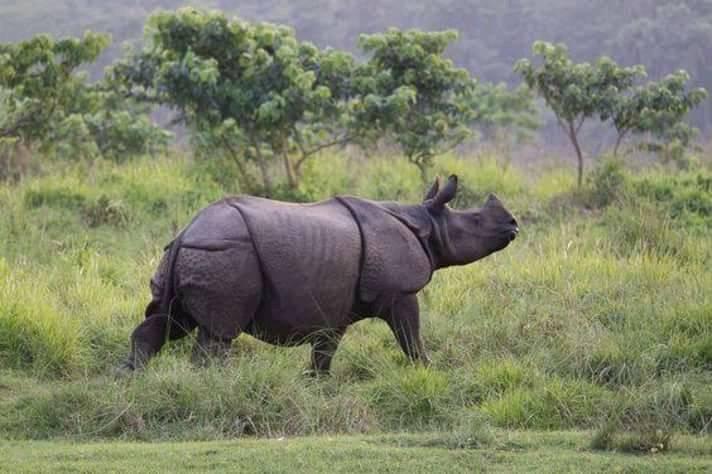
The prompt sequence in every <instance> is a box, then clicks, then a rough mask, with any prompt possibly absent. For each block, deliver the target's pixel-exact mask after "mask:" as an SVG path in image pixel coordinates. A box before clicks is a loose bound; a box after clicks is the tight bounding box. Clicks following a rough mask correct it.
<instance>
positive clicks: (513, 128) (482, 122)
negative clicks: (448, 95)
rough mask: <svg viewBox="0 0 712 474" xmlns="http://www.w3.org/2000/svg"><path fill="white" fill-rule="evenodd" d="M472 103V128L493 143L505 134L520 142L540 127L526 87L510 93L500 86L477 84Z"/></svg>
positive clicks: (520, 87)
mask: <svg viewBox="0 0 712 474" xmlns="http://www.w3.org/2000/svg"><path fill="white" fill-rule="evenodd" d="M472 102H473V106H474V108H475V119H474V125H476V126H478V127H479V128H480V129H481V130H483V131H484V133H485V135H486V138H490V139H495V138H497V134H498V133H499V132H502V133H504V132H503V131H504V130H506V133H507V134H512V133H514V138H515V140H516V141H523V140H525V139H528V138H530V137H531V135H532V134H533V132H534V131H535V130H536V129H537V128H539V126H540V125H541V123H540V120H539V111H538V110H537V108H536V106H535V104H534V97H533V94H532V92H531V89H529V88H527V87H524V86H519V87H517V88H516V89H514V90H510V89H509V88H507V86H506V85H505V84H502V83H500V84H496V85H495V84H488V83H479V84H478V85H477V89H476V91H475V97H474V99H473V101H472Z"/></svg>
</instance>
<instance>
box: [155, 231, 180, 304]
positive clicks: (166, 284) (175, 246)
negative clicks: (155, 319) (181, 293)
mask: <svg viewBox="0 0 712 474" xmlns="http://www.w3.org/2000/svg"><path fill="white" fill-rule="evenodd" d="M184 233H185V229H184V230H183V231H181V232H180V233H179V234H178V235H177V236H176V238H175V239H173V241H171V242H170V243H169V244H168V245H166V250H167V251H168V260H167V262H166V274H165V275H164V278H163V288H162V291H161V298H160V301H159V307H158V312H159V313H162V314H167V315H168V316H169V317H170V316H171V310H172V306H173V303H174V301H175V299H176V297H177V293H176V271H175V269H176V261H177V260H178V252H180V248H181V244H182V243H183V234H184Z"/></svg>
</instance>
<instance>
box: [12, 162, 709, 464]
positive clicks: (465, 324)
mask: <svg viewBox="0 0 712 474" xmlns="http://www.w3.org/2000/svg"><path fill="white" fill-rule="evenodd" d="M711 168H712V165H711V164H710V160H705V159H702V160H700V162H699V163H698V164H696V165H695V166H694V167H693V168H692V169H689V170H684V171H680V170H672V169H670V168H664V167H659V166H647V167H644V168H636V169H627V168H626V167H625V166H622V165H621V164H619V163H615V162H603V163H601V164H600V165H599V166H597V168H596V169H595V170H593V171H592V172H591V173H590V174H589V179H588V180H587V182H586V185H585V186H584V187H583V188H582V189H576V187H575V183H574V176H573V173H572V172H571V170H569V169H567V168H563V167H560V166H553V167H539V168H537V169H534V170H532V169H529V168H524V167H519V166H516V165H505V164H503V161H502V160H499V159H497V157H494V156H489V155H480V156H471V157H467V158H456V157H454V156H445V157H441V158H439V159H438V161H437V164H436V168H435V169H434V170H433V171H432V172H433V175H435V174H440V175H447V174H450V173H457V174H458V175H459V176H460V180H461V184H462V185H461V190H460V193H459V195H458V198H457V201H456V202H455V203H454V205H455V206H456V207H467V206H476V205H480V204H481V203H482V202H483V201H484V198H485V197H486V195H487V193H489V192H495V193H497V195H498V196H499V197H500V198H501V199H502V200H503V201H504V203H505V204H506V205H507V207H508V208H510V209H511V210H512V211H513V212H514V213H515V215H517V217H518V219H519V221H520V222H521V228H522V232H521V234H520V237H519V238H518V239H517V240H516V241H515V242H514V243H513V244H512V245H510V247H508V248H507V249H505V250H504V251H502V252H500V253H497V254H495V255H493V256H491V257H488V258H487V259H485V260H482V261H481V262H478V263H475V264H473V265H470V266H467V267H462V268H453V269H448V270H443V271H440V272H438V273H437V274H436V277H435V278H434V280H433V282H432V283H431V284H430V285H429V286H428V287H427V288H426V289H425V290H424V291H423V292H422V293H421V295H420V299H421V304H422V307H423V311H422V312H423V324H424V329H423V335H424V342H425V345H426V348H427V349H428V351H429V353H430V355H431V358H432V360H433V364H432V366H430V367H428V368H424V367H420V366H413V365H411V364H410V363H409V362H408V361H407V360H406V359H405V358H404V356H403V355H402V354H401V352H400V349H399V348H397V345H396V342H395V340H394V338H393V336H392V334H391V333H390V331H389V330H388V328H387V327H386V325H385V324H383V323H381V322H377V321H364V322H361V323H359V324H357V325H355V326H354V327H352V328H351V329H350V331H349V332H348V333H347V335H346V337H345V339H344V342H343V344H342V346H341V347H340V348H339V351H338V352H337V354H336V357H335V359H334V365H333V375H332V376H331V377H329V378H319V379H315V380H312V379H308V378H305V377H304V376H303V375H302V371H303V369H304V368H305V367H306V364H307V361H308V358H309V351H308V348H307V347H300V348H277V347H272V346H269V345H267V344H264V343H261V342H259V341H257V340H255V339H252V338H250V337H249V336H241V337H240V338H239V339H238V340H237V341H235V343H234V346H233V347H234V348H233V353H232V357H231V360H230V362H229V363H228V364H226V365H224V366H213V367H209V368H206V369H197V368H194V367H192V366H191V365H190V362H189V357H188V353H189V351H190V348H191V345H192V341H191V340H190V338H187V340H185V341H180V342H178V343H175V344H171V345H169V346H167V347H166V349H165V350H164V352H163V353H162V354H161V355H160V356H159V357H158V358H156V359H155V360H154V361H152V363H151V365H150V366H149V367H148V369H147V370H146V371H145V372H143V373H141V374H138V375H136V376H135V377H130V378H116V377H114V376H113V374H112V369H113V368H114V367H115V366H116V365H117V364H118V363H119V362H120V361H121V359H122V358H123V357H124V356H125V355H126V352H127V349H128V337H129V334H130V332H131V330H132V329H133V327H134V326H135V325H136V324H137V323H138V322H139V321H140V319H141V318H142V312H143V308H144V306H145V304H146V303H147V301H148V297H149V288H148V280H149V278H150V276H151V274H152V273H153V271H154V269H155V267H156V265H157V263H158V261H159V259H160V257H161V253H162V248H163V246H164V245H165V244H166V243H167V242H168V241H169V240H170V239H171V238H172V236H173V235H174V233H175V232H176V230H177V229H179V228H180V227H181V226H183V225H185V224H186V223H187V222H188V221H189V219H190V218H191V216H192V215H193V214H194V213H195V212H196V211H197V210H198V209H200V208H201V207H203V206H205V205H206V204H208V203H210V202H212V201H214V200H216V199H219V198H220V197H222V196H223V195H224V194H230V193H239V192H240V190H239V189H238V188H237V184H236V183H237V179H236V177H235V171H234V170H233V168H232V167H231V165H230V163H229V162H224V161H220V160H213V161H196V160H193V159H190V158H188V157H184V156H182V155H179V154H175V155H174V154H171V155H169V156H165V157H161V158H146V159H140V160H136V161H132V162H129V163H126V164H122V165H116V164H112V163H108V162H95V163H90V164H88V163H78V164H72V165H66V164H64V165H63V164H55V165H51V166H47V167H46V169H44V170H43V172H42V173H40V174H38V175H37V176H33V177H28V178H26V179H24V180H22V181H21V182H19V183H6V184H2V185H0V209H2V212H0V242H1V244H0V439H2V440H4V441H0V458H2V460H3V461H2V463H0V464H1V465H0V470H7V472H23V471H27V472H31V471H47V472H49V471H52V472H57V471H61V469H64V470H80V471H82V470H83V471H86V472H92V471H95V470H99V468H101V469H102V470H108V471H117V472H122V471H126V472H128V471H131V470H132V469H134V468H135V467H137V466H143V467H146V468H149V467H151V468H153V467H155V469H156V470H163V469H166V468H168V467H174V468H176V469H178V471H180V469H183V470H191V469H192V470H195V469H198V470H208V469H216V470H220V469H223V468H225V467H226V466H238V465H239V466H243V467H244V466H256V468H257V469H262V470H264V471H271V472H287V470H288V469H289V468H290V467H292V468H295V469H299V468H300V466H301V468H302V469H303V470H305V471H306V470H308V468H309V467H310V466H311V467H312V468H313V469H314V471H320V470H324V471H326V470H328V471H330V472H340V471H339V469H341V471H343V472H353V469H355V468H357V467H358V468H360V469H362V470H363V472H388V471H389V470H390V472H396V471H400V470H404V469H406V468H408V469H410V470H411V472H421V471H422V472H426V470H427V471H428V472H434V471H435V470H437V466H442V465H444V464H442V463H451V465H452V466H454V467H453V471H457V470H460V471H462V472H472V471H471V468H472V467H473V466H474V467H475V468H474V470H478V469H482V470H495V471H497V470H500V471H512V470H532V471H541V472H544V471H547V472H550V469H554V470H561V471H571V470H573V471H588V470H590V471H604V470H605V471H610V470H614V468H620V469H622V470H625V471H626V472H634V471H640V472H650V470H655V469H658V470H664V471H666V472H672V471H679V472H692V471H695V470H697V471H699V472H704V471H705V470H707V471H709V469H712V437H710V435H711V434H712V291H710V290H711V289H712V270H710V267H711V264H712V233H711V232H710V230H711V229H712V169H711ZM424 191H425V185H424V184H423V183H422V182H421V179H420V176H419V173H418V170H417V169H416V168H415V167H413V166H412V165H409V164H408V163H407V162H406V161H405V160H402V159H400V158H397V157H377V158H372V159H369V160H364V159H362V158H354V157H351V158H349V157H346V156H340V155H327V154H325V155H322V156H319V157H317V158H316V159H315V160H314V161H313V162H311V163H309V164H308V166H307V169H306V171H305V175H304V178H303V181H302V183H301V185H300V188H299V190H298V191H296V192H294V191H289V192H288V191H285V190H284V188H281V189H280V193H282V194H281V195H280V196H278V197H281V198H284V199H297V200H316V199H322V198H325V197H329V196H332V195H335V194H354V195H359V196H365V197H370V198H375V199H397V200H400V201H405V202H418V201H419V200H420V199H421V197H422V195H423V193H424ZM280 439H281V441H280ZM280 443H281V444H280ZM641 454H644V455H641ZM178 458H180V459H183V461H180V463H178V464H176V463H175V459H178ZM186 459H188V460H186ZM589 467H590V469H589ZM235 469H236V470H237V468H235ZM178 471H176V472H178ZM252 472H254V471H252ZM290 472H291V471H290Z"/></svg>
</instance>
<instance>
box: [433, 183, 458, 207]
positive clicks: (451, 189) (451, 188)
mask: <svg viewBox="0 0 712 474" xmlns="http://www.w3.org/2000/svg"><path fill="white" fill-rule="evenodd" d="M456 193H457V175H454V174H453V175H450V177H449V178H448V179H447V184H446V185H445V187H443V188H442V189H441V190H440V191H438V193H437V194H436V195H435V197H434V198H433V200H432V202H431V203H429V207H431V208H433V209H442V208H443V207H445V204H447V203H449V202H450V201H452V200H453V199H454V198H455V194H456Z"/></svg>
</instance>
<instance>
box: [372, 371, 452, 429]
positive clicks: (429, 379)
mask: <svg viewBox="0 0 712 474" xmlns="http://www.w3.org/2000/svg"><path fill="white" fill-rule="evenodd" d="M449 396H450V390H449V381H448V379H447V377H446V376H445V375H444V374H442V373H440V372H436V371H435V370H431V369H427V368H423V367H406V368H401V369H398V371H397V372H395V373H391V374H388V375H386V376H384V374H382V375H381V377H379V379H378V380H377V381H375V382H373V384H372V386H371V388H370V390H369V393H368V398H369V403H370V405H371V407H372V408H373V409H374V410H375V411H376V412H377V413H378V414H380V415H381V418H382V419H383V420H384V421H385V422H386V424H387V425H388V426H390V427H392V428H395V429H404V428H419V429H423V428H426V427H438V426H442V425H443V424H445V423H446V422H447V412H448V403H447V402H448V399H449Z"/></svg>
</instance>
